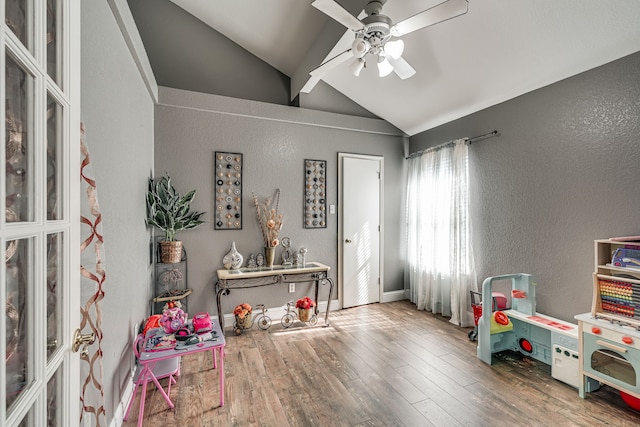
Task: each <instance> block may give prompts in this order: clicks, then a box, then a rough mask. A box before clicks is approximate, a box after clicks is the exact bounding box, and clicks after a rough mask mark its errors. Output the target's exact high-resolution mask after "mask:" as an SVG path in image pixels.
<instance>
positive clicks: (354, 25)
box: [309, 0, 469, 80]
mask: <svg viewBox="0 0 640 427" xmlns="http://www.w3.org/2000/svg"><path fill="white" fill-rule="evenodd" d="M385 2H386V0H373V1H370V2H369V3H368V4H367V5H366V6H365V8H364V11H365V13H366V14H367V17H365V18H363V19H362V21H360V20H359V19H358V18H356V17H355V16H353V15H351V14H350V13H349V12H348V11H347V10H346V9H344V8H343V7H342V6H340V5H339V4H338V3H336V2H335V1H334V0H314V1H313V3H311V5H312V6H313V7H315V8H316V9H318V10H320V11H322V12H324V13H325V14H326V15H328V16H329V17H331V18H333V19H335V20H336V21H338V22H339V23H341V24H342V25H344V26H345V27H347V28H349V29H351V30H352V31H353V32H354V33H355V39H354V41H353V43H352V44H351V49H347V50H346V51H344V52H342V53H341V54H339V55H337V56H335V57H334V58H331V59H330V60H328V61H326V62H324V63H323V64H322V65H320V66H319V67H317V68H316V69H314V70H312V71H311V72H310V73H309V74H310V75H311V76H313V77H315V78H320V77H322V76H323V75H324V74H325V73H326V72H327V71H329V70H330V69H331V68H333V67H336V66H337V65H339V64H341V63H343V62H345V61H347V60H349V59H353V61H352V63H351V64H350V65H349V69H350V70H351V72H352V73H353V74H354V75H355V76H359V75H360V72H361V71H362V69H363V68H364V67H365V66H366V56H367V55H371V56H372V58H374V59H375V60H376V63H377V65H378V74H379V75H380V77H384V76H387V75H389V74H390V73H391V72H392V71H393V72H395V73H396V74H397V75H398V77H400V78H401V79H403V80H404V79H408V78H409V77H411V76H413V75H414V74H415V73H416V70H415V69H414V68H413V67H412V66H411V65H409V63H408V62H407V61H405V60H404V58H402V52H403V51H404V42H403V41H402V40H401V39H399V37H401V36H404V35H405V34H409V33H411V32H413V31H416V30H420V29H422V28H425V27H429V26H431V25H434V24H437V23H439V22H442V21H446V20H447V19H451V18H455V17H456V16H460V15H463V14H465V13H467V10H468V8H469V3H468V1H467V0H446V1H444V2H443V3H440V4H438V5H436V6H433V7H431V8H429V9H427V10H423V11H422V12H420V13H418V14H416V15H413V16H411V17H409V18H407V19H405V20H403V21H400V22H398V23H396V24H393V22H392V21H391V19H389V17H388V16H385V15H383V14H381V11H382V5H383V4H384V3H385ZM392 38H398V39H397V40H391V39H392Z"/></svg>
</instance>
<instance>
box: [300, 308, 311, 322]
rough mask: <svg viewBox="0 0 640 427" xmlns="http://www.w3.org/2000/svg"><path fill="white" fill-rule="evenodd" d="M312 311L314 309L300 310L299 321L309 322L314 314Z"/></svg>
mask: <svg viewBox="0 0 640 427" xmlns="http://www.w3.org/2000/svg"><path fill="white" fill-rule="evenodd" d="M312 311H313V309H312V308H299V309H298V319H300V321H301V322H308V321H309V319H311V316H312V314H313V313H312Z"/></svg>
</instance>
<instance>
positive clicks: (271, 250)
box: [264, 246, 276, 267]
mask: <svg viewBox="0 0 640 427" xmlns="http://www.w3.org/2000/svg"><path fill="white" fill-rule="evenodd" d="M275 257H276V248H275V246H266V247H265V248H264V265H265V266H266V267H273V260H274V259H275Z"/></svg>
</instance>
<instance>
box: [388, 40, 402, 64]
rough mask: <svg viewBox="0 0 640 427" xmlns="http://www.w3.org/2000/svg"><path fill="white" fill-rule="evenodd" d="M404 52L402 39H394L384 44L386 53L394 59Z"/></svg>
mask: <svg viewBox="0 0 640 427" xmlns="http://www.w3.org/2000/svg"><path fill="white" fill-rule="evenodd" d="M402 52H404V42H403V41H402V40H394V41H390V42H387V43H386V44H385V45H384V53H386V54H387V55H388V56H390V57H391V58H393V59H398V58H400V57H401V56H402Z"/></svg>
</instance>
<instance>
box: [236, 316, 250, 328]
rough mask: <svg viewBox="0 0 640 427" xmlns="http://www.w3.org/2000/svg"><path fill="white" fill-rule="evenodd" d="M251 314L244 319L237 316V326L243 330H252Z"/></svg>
mask: <svg viewBox="0 0 640 427" xmlns="http://www.w3.org/2000/svg"><path fill="white" fill-rule="evenodd" d="M251 325H252V323H251V313H247V314H246V315H245V316H244V317H243V318H240V316H236V326H237V327H238V328H241V329H249V328H251Z"/></svg>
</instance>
